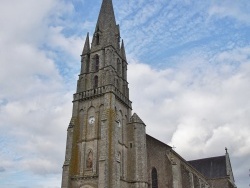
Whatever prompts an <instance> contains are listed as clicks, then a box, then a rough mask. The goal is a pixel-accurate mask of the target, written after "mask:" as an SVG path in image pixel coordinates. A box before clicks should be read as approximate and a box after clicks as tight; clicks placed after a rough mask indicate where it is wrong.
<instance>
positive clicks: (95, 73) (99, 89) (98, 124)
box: [62, 0, 146, 188]
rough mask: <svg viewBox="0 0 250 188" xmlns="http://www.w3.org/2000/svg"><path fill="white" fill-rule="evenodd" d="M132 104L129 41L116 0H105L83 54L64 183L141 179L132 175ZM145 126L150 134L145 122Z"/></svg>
mask: <svg viewBox="0 0 250 188" xmlns="http://www.w3.org/2000/svg"><path fill="white" fill-rule="evenodd" d="M131 109H132V108H131V101H130V100H129V89H128V82H127V60H126V54H125V49H124V43H123V41H122V42H121V41H120V29H119V25H117V24H116V20H115V15H114V10H113V5H112V0H103V2H102V6H101V10H100V13H99V17H98V21H97V24H96V28H95V31H94V34H93V38H92V43H91V45H90V41H89V34H87V37H86V40H85V44H84V48H83V51H82V55H81V72H80V74H79V79H78V81H77V90H76V93H75V94H74V96H73V112H72V119H71V121H70V124H69V127H68V130H67V131H68V133H67V144H66V154H65V162H64V165H63V176H62V188H120V187H128V185H126V184H128V183H129V181H131V182H136V180H134V179H133V178H130V180H129V175H128V172H129V169H128V168H129V161H128V155H130V159H132V158H133V154H129V151H128V150H129V148H131V147H132V144H133V134H132V136H128V130H130V129H133V128H131V127H132V125H131V123H130V119H131ZM137 124H138V123H137ZM129 125H130V128H128V126H129ZM139 125H140V124H139ZM136 126H138V125H136ZM141 127H142V132H141V133H142V134H144V135H145V125H144V124H143V125H141ZM138 130H140V129H138ZM143 130H144V133H143ZM130 135H131V134H130ZM128 139H130V140H128ZM143 139H144V138H143ZM129 146H130V147H129ZM140 147H141V148H145V147H146V146H145V144H144V145H143V146H140ZM133 149H134V148H133ZM140 151H141V149H140ZM145 151H146V149H145ZM144 155H145V156H146V153H144ZM134 158H135V157H134ZM130 159H129V160H130ZM135 160H136V159H135ZM135 160H132V161H133V163H135ZM140 160H141V159H140ZM138 164H139V163H138ZM145 164H146V163H145ZM130 176H131V175H130ZM138 177H139V176H138ZM140 177H142V176H140ZM137 179H138V178H137ZM144 179H145V178H144ZM138 181H140V180H139V179H138ZM145 181H146V180H145Z"/></svg>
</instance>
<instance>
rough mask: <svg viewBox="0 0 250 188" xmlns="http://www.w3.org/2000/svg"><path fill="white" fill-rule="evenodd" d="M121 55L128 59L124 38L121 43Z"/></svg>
mask: <svg viewBox="0 0 250 188" xmlns="http://www.w3.org/2000/svg"><path fill="white" fill-rule="evenodd" d="M121 56H122V58H123V60H125V61H127V58H126V52H125V47H124V42H123V40H122V45H121Z"/></svg>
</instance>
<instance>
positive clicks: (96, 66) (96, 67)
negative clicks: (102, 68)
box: [95, 55, 99, 72]
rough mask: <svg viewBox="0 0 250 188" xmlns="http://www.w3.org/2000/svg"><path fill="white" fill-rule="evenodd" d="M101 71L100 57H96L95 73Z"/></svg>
mask: <svg viewBox="0 0 250 188" xmlns="http://www.w3.org/2000/svg"><path fill="white" fill-rule="evenodd" d="M98 70H99V56H98V55H96V56H95V72H97V71H98Z"/></svg>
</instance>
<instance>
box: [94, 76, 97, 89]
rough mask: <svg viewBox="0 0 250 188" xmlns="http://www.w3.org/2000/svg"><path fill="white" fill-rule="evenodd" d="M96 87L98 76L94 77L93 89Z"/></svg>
mask: <svg viewBox="0 0 250 188" xmlns="http://www.w3.org/2000/svg"><path fill="white" fill-rule="evenodd" d="M97 87H98V76H95V77H94V88H97Z"/></svg>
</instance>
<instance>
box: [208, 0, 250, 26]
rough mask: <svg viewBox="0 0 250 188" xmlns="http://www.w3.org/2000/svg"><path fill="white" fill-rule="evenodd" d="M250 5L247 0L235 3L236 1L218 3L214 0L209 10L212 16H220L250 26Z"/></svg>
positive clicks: (229, 0) (225, 0)
mask: <svg viewBox="0 0 250 188" xmlns="http://www.w3.org/2000/svg"><path fill="white" fill-rule="evenodd" d="M249 10H250V5H249V2H248V1H247V0H242V1H234V0H224V1H216V0H213V1H212V3H211V7H210V9H209V15H210V16H218V17H220V18H225V17H229V18H233V19H236V20H238V21H240V22H241V23H245V24H249V23H250V21H249V20H250V15H249Z"/></svg>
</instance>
